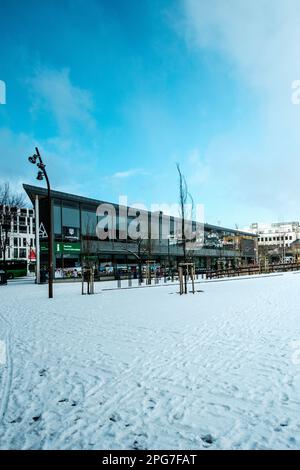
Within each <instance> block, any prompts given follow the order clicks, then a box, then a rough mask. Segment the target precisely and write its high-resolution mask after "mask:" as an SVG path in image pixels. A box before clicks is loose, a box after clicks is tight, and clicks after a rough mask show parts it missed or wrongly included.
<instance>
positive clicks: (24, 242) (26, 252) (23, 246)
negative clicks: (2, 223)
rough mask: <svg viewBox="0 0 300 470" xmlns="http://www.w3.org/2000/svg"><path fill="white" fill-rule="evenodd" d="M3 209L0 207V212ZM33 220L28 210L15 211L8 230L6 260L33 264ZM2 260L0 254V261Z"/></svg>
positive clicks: (32, 212) (32, 215) (30, 211)
mask: <svg viewBox="0 0 300 470" xmlns="http://www.w3.org/2000/svg"><path fill="white" fill-rule="evenodd" d="M3 210H4V207H3V206H0V211H3ZM34 234H35V219H34V211H33V209H29V208H21V209H17V208H16V209H15V212H14V215H13V217H12V220H11V227H10V229H9V242H8V245H7V248H6V260H7V261H9V260H24V261H25V260H26V261H28V263H30V262H31V263H34V262H35V235H34ZM1 259H3V256H2V253H0V260H1Z"/></svg>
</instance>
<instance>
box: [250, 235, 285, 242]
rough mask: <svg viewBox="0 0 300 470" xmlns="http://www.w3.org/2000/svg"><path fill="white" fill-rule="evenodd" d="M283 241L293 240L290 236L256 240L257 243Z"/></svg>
mask: <svg viewBox="0 0 300 470" xmlns="http://www.w3.org/2000/svg"><path fill="white" fill-rule="evenodd" d="M283 240H293V237H292V236H291V235H289V236H288V235H286V236H285V237H283V236H281V237H260V238H259V239H258V241H259V242H280V241H283Z"/></svg>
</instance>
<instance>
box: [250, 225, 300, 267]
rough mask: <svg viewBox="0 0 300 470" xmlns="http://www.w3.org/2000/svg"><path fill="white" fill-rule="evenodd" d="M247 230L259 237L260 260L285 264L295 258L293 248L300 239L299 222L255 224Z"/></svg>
mask: <svg viewBox="0 0 300 470" xmlns="http://www.w3.org/2000/svg"><path fill="white" fill-rule="evenodd" d="M245 230H247V231H249V232H251V233H254V234H256V235H257V242H258V252H259V256H260V258H268V259H269V261H272V262H275V261H277V262H285V261H286V258H288V257H292V256H293V246H294V243H295V242H296V240H298V239H299V238H300V223H299V222H277V223H268V224H267V223H265V224H259V223H253V224H251V225H250V226H249V227H247V228H246V229H245Z"/></svg>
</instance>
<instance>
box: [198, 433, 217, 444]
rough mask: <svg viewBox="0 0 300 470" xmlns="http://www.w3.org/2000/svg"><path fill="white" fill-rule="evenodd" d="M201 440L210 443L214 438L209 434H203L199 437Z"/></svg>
mask: <svg viewBox="0 0 300 470" xmlns="http://www.w3.org/2000/svg"><path fill="white" fill-rule="evenodd" d="M201 440H202V441H203V442H205V444H208V445H211V444H213V443H214V442H215V439H214V438H213V437H212V435H211V434H205V436H202V437H201Z"/></svg>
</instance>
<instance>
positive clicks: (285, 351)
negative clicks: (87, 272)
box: [0, 273, 300, 449]
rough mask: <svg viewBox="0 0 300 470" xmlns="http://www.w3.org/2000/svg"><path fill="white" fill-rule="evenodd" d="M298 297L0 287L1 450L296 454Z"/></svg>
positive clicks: (247, 288)
mask: <svg viewBox="0 0 300 470" xmlns="http://www.w3.org/2000/svg"><path fill="white" fill-rule="evenodd" d="M110 285H112V286H115V283H111V284H110ZM299 286H300V274H297V273H296V274H292V273H288V274H285V275H276V276H271V277H262V278H257V279H254V278H253V279H235V280H230V281H224V282H204V283H201V284H197V289H201V290H203V292H197V293H196V294H195V295H192V294H189V295H186V296H179V295H178V294H177V293H176V292H177V291H178V287H176V286H167V287H166V286H163V287H153V288H141V289H131V290H125V289H124V290H105V291H104V290H102V289H103V288H104V287H108V283H106V284H104V283H101V284H97V285H96V292H97V294H95V295H94V296H81V295H80V289H81V286H80V284H79V283H78V284H60V285H55V286H54V293H55V298H54V299H53V300H48V299H47V286H35V285H33V284H28V283H27V284H22V283H17V282H16V283H13V284H10V285H8V286H7V287H5V286H4V287H0V340H2V341H4V342H5V343H6V363H5V364H2V365H1V364H0V380H1V385H0V387H1V396H0V399H1V406H0V420H1V422H0V448H1V449H8V448H9V449H71V448H72V449H101V448H104V449H116V448H126V449H132V448H136V449H163V448H165V449H181V448H185V449H201V448H209V449H268V448H272V449H286V448H289V449H292V448H294V449H295V448H298V449H299V448H300V354H299V349H300V342H299V341H300V289H299ZM297 341H298V343H297ZM297 348H298V349H297Z"/></svg>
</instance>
